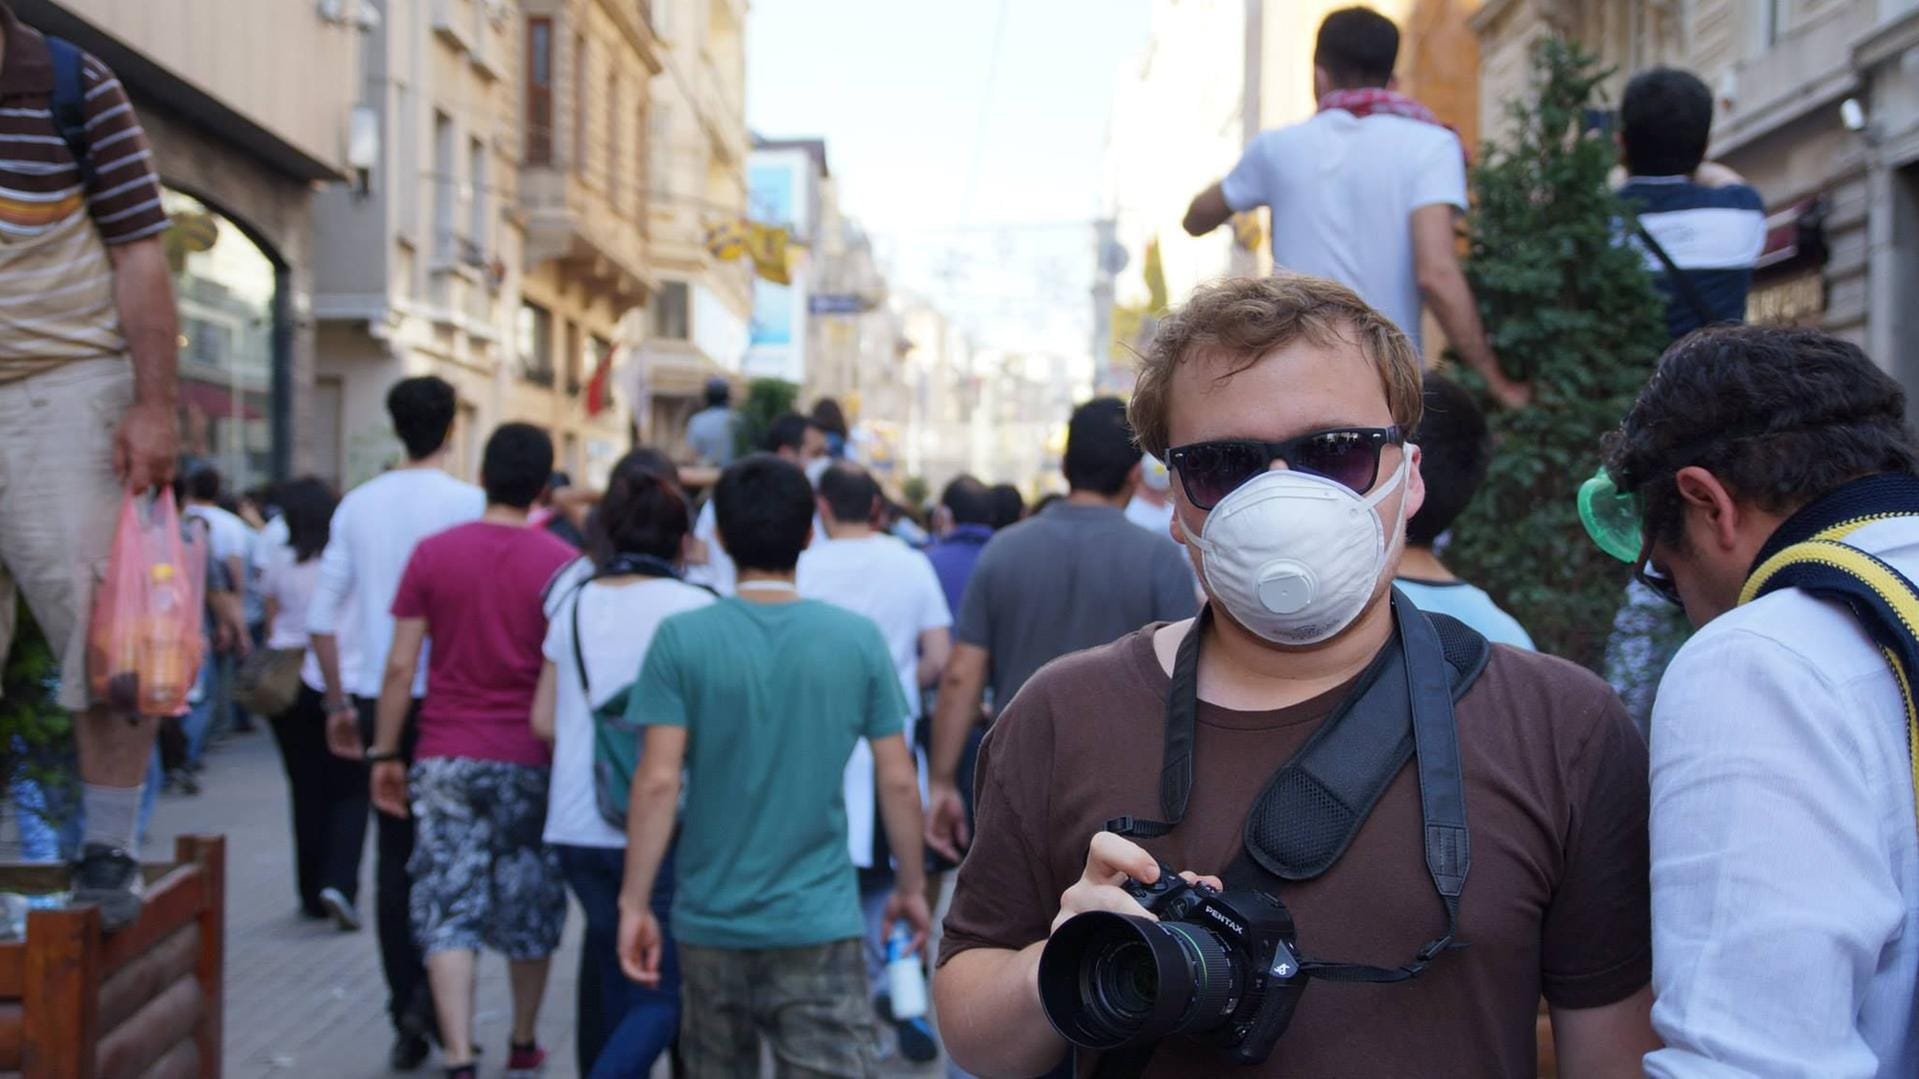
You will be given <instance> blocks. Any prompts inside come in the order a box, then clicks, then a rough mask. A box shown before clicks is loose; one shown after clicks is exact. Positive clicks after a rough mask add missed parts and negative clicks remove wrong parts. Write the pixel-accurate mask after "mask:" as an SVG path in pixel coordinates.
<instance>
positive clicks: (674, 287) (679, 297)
mask: <svg viewBox="0 0 1919 1079" xmlns="http://www.w3.org/2000/svg"><path fill="white" fill-rule="evenodd" d="M687 315H688V312H687V291H686V282H684V281H667V282H665V283H663V284H661V285H660V294H659V295H658V296H655V297H653V336H655V337H664V338H666V339H667V340H669V341H684V340H686V339H687V338H688V337H689V336H691V330H692V327H691V326H689V325H688V322H689V321H690V320H689V319H688V317H687Z"/></svg>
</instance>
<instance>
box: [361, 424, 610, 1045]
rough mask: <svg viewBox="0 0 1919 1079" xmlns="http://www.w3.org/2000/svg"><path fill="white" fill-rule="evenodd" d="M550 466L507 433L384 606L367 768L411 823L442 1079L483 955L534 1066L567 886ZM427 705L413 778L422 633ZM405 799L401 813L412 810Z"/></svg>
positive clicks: (534, 438)
mask: <svg viewBox="0 0 1919 1079" xmlns="http://www.w3.org/2000/svg"><path fill="white" fill-rule="evenodd" d="M552 468H553V442H552V440H551V439H549V438H548V437H547V435H546V432H544V431H542V430H540V429H539V428H537V427H534V426H531V425H529V424H524V423H509V424H506V425H504V426H502V427H501V428H499V430H497V431H495V432H493V437H492V438H490V439H488V440H487V444H486V454H485V457H484V458H483V460H482V461H481V464H480V474H481V482H482V484H483V486H484V487H485V488H486V502H487V505H486V512H485V513H484V514H482V515H481V517H480V519H479V520H477V521H473V522H471V523H468V524H463V525H459V526H456V527H454V528H450V529H447V530H446V531H444V532H440V533H438V534H436V535H432V536H428V537H427V538H426V539H423V540H421V541H420V543H419V545H418V546H416V547H415V548H414V549H413V555H412V557H411V558H410V559H409V560H408V562H407V566H406V571H405V573H404V574H402V575H401V578H400V587H399V590H398V591H397V592H396V593H395V595H394V598H393V617H394V620H395V621H394V626H393V646H392V651H390V652H389V653H388V655H387V664H386V678H385V683H384V685H383V687H382V689H381V692H380V707H379V726H378V730H377V732H376V733H375V736H374V740H373V748H372V749H370V750H368V751H367V759H368V760H370V761H372V762H374V763H373V774H372V784H373V803H374V805H375V806H377V807H378V808H379V809H380V810H381V811H382V812H386V813H391V814H395V815H397V816H405V815H407V813H408V812H409V810H410V811H411V813H412V815H413V817H414V818H415V820H416V821H417V823H418V839H417V841H416V845H415V848H414V853H413V859H412V861H411V862H410V863H409V869H411V871H412V874H413V894H412V904H411V914H412V922H413V935H414V937H415V938H416V939H418V940H419V942H420V947H421V950H422V951H423V952H425V954H426V967H427V974H428V976H429V980H430V981H431V982H432V985H433V1004H434V1008H435V1010H436V1011H437V1012H438V1015H439V1020H440V1038H441V1044H442V1045H443V1046H444V1047H445V1055H446V1063H447V1068H448V1071H447V1074H448V1075H449V1076H451V1077H455V1079H459V1077H469V1079H470V1077H471V1076H472V1074H473V1071H472V1068H473V1055H472V1054H473V1039H472V1024H473V992H472V984H473V976H474V971H475V968H476V964H477V962H478V958H479V950H480V948H481V947H490V948H492V949H493V950H495V951H498V952H500V953H502V954H503V955H505V956H506V958H507V961H508V971H509V974H510V977H511V981H512V986H513V1031H512V1035H511V1041H510V1043H509V1046H508V1059H507V1068H508V1070H509V1071H527V1072H530V1071H532V1070H533V1069H535V1068H537V1067H538V1066H539V1064H540V1063H541V1061H543V1060H544V1059H545V1055H546V1054H545V1052H544V1051H543V1050H541V1049H540V1048H539V1046H538V1045H537V1044H536V1042H535V1040H534V1027H535V1024H536V1023H537V1021H538V1019H539V1011H540V998H541V996H542V995H544V993H545V990H546V974H547V963H548V960H549V958H550V957H551V956H552V954H553V951H554V949H555V948H557V947H558V946H559V943H560V930H561V928H562V927H563V926H564V924H565V921H566V892H565V889H564V886H563V883H562V880H563V879H562V877H561V875H560V867H559V864H558V861H557V859H556V858H555V856H554V853H553V852H552V851H551V850H550V849H548V848H547V847H546V845H545V844H544V843H543V842H542V839H541V835H542V832H543V831H544V830H545V827H546V804H547V781H548V780H547V764H548V756H547V747H546V744H545V743H544V742H542V741H540V740H539V739H538V738H537V737H535V736H534V734H533V729H532V726H531V724H530V716H531V713H532V708H533V692H534V689H535V687H537V686H538V684H539V680H540V664H541V661H542V657H541V652H540V649H541V645H542V643H543V642H544V641H545V639H546V616H545V613H544V611H543V609H542V605H541V598H542V596H543V595H544V593H545V590H546V586H547V583H548V582H549V581H551V580H552V578H553V576H554V574H555V573H556V572H558V570H559V569H560V567H562V566H564V565H566V564H567V563H568V562H571V561H572V560H573V558H574V557H575V554H576V552H575V551H574V550H573V549H572V548H571V547H569V546H567V545H566V543H565V542H563V541H561V540H560V539H558V538H556V537H555V536H553V535H552V534H551V533H549V532H547V531H546V530H544V529H538V528H529V527H528V526H527V510H528V507H530V506H531V505H532V504H533V501H534V499H536V498H538V497H539V494H540V491H541V490H542V489H543V488H544V487H545V486H546V482H547V477H548V475H549V473H550V472H551V470H552ZM428 638H431V639H432V648H431V649H430V650H428V653H427V655H428V658H427V677H426V697H425V699H424V700H423V701H422V703H421V706H420V718H419V732H420V740H419V747H418V749H417V750H416V751H415V753H414V762H415V763H414V765H413V767H412V769H411V771H410V772H409V771H408V770H406V768H405V766H404V765H402V764H401V762H400V760H399V746H400V732H401V729H402V728H403V727H404V725H405V720H406V713H407V709H408V706H409V705H410V704H411V699H410V698H411V690H412V681H413V672H414V671H415V670H417V669H418V666H419V658H420V653H421V650H422V649H424V648H425V647H426V642H427V639H428ZM409 803H410V804H409Z"/></svg>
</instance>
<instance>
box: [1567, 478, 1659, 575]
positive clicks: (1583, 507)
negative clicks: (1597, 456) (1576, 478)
mask: <svg viewBox="0 0 1919 1079" xmlns="http://www.w3.org/2000/svg"><path fill="white" fill-rule="evenodd" d="M1639 514H1640V505H1639V496H1638V495H1632V494H1626V493H1625V492H1623V491H1621V490H1620V489H1619V485H1618V484H1617V483H1615V482H1613V478H1612V474H1611V473H1609V472H1607V471H1606V469H1605V466H1603V465H1602V466H1600V469H1599V471H1597V472H1595V473H1593V475H1592V478H1591V479H1589V480H1587V481H1586V482H1585V483H1582V484H1580V485H1579V522H1580V523H1581V524H1583V525H1585V526H1586V534H1587V535H1588V536H1591V537H1592V541H1593V542H1594V543H1596V544H1598V545H1599V549H1600V550H1602V551H1604V552H1606V553H1607V554H1609V555H1611V556H1613V557H1614V558H1617V559H1618V560H1620V561H1621V562H1624V563H1626V564H1627V565H1632V564H1635V563H1637V562H1638V561H1639V554H1640V551H1641V550H1643V549H1644V539H1643V537H1642V536H1641V534H1640V528H1639V521H1640V516H1639Z"/></svg>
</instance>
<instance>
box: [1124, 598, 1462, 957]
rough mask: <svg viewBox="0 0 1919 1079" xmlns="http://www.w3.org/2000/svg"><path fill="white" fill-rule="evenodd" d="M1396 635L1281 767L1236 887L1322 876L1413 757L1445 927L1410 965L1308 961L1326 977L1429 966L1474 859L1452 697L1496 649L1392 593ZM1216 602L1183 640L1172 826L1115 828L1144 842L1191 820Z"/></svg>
mask: <svg viewBox="0 0 1919 1079" xmlns="http://www.w3.org/2000/svg"><path fill="white" fill-rule="evenodd" d="M1392 611H1393V621H1394V627H1395V631H1396V632H1395V634H1394V637H1393V640H1392V641H1390V642H1389V643H1388V644H1387V646H1386V647H1385V648H1383V649H1381V650H1380V653H1379V655H1378V657H1376V658H1375V659H1374V660H1373V662H1372V664H1371V665H1370V666H1368V667H1367V668H1366V670H1365V671H1364V672H1363V673H1362V674H1361V675H1360V678H1359V681H1358V684H1356V685H1355V686H1354V687H1353V690H1352V692H1350V693H1349V694H1347V696H1346V699H1345V700H1343V701H1341V702H1340V704H1339V707H1338V708H1336V709H1335V710H1334V712H1333V714H1332V715H1331V716H1330V717H1328V718H1327V720H1326V722H1324V723H1322V724H1321V725H1320V728H1319V730H1317V731H1315V732H1314V733H1313V735H1312V737H1311V738H1309V739H1307V741H1306V744H1305V745H1303V746H1301V747H1300V749H1299V751H1298V752H1297V753H1295V754H1293V756H1292V759H1290V760H1288V761H1287V762H1286V763H1285V764H1284V765H1282V766H1280V769H1279V770H1278V771H1277V772H1275V773H1274V774H1273V777H1272V779H1271V780H1269V781H1268V782H1267V784H1266V787H1265V789H1264V790H1263V791H1262V792H1261V793H1260V796H1259V798H1258V799H1257V800H1255V801H1254V803H1253V809H1252V812H1251V813H1249V814H1248V815H1247V818H1246V826H1245V833H1244V842H1243V846H1242V850H1241V852H1240V855H1239V857H1238V859H1236V860H1235V861H1234V863H1233V865H1232V866H1231V867H1230V868H1228V869H1227V871H1226V874H1225V883H1226V886H1227V887H1228V888H1250V889H1264V888H1270V887H1273V886H1274V884H1275V883H1276V882H1278V881H1289V880H1290V881H1300V880H1312V879H1313V878H1315V877H1318V876H1320V875H1321V874H1323V873H1325V872H1326V871H1327V870H1328V869H1331V868H1332V866H1333V863H1335V862H1337V861H1338V860H1339V857H1340V856H1341V855H1342V854H1344V853H1345V852H1346V848H1347V847H1348V846H1350V845H1351V844H1352V841H1353V837H1354V836H1355V835H1357V834H1358V832H1359V828H1360V826H1361V825H1362V824H1364V823H1365V821H1366V817H1367V816H1368V815H1369V814H1370V813H1371V812H1372V809H1373V806H1374V805H1375V804H1377V803H1378V801H1379V799H1380V797H1381V796H1382V795H1384V794H1385V792H1386V788H1387V787H1389V786H1390V785H1391V784H1392V782H1393V780H1394V778H1395V777H1397V776H1398V775H1399V772H1400V770H1401V769H1402V768H1404V767H1405V766H1406V762H1407V761H1408V760H1412V761H1414V762H1415V767H1416V769H1417V774H1418V777H1419V805H1420V817H1421V824H1422V831H1423V833H1424V836H1423V839H1424V846H1425V855H1426V870H1427V872H1428V874H1430V875H1431V877H1432V881H1433V887H1434V889H1435V890H1436V891H1438V893H1439V899H1440V903H1441V905H1442V906H1443V907H1444V908H1445V911H1446V931H1445V933H1444V934H1443V935H1442V936H1439V937H1437V938H1435V939H1433V940H1432V941H1429V942H1428V943H1427V944H1426V945H1425V946H1423V947H1421V948H1420V949H1419V951H1418V953H1417V954H1415V955H1414V957H1413V959H1412V961H1411V962H1409V963H1407V964H1405V965H1404V966H1400V967H1373V966H1366V965H1363V964H1357V963H1329V962H1321V961H1311V960H1308V961H1304V962H1303V964H1302V965H1303V968H1304V970H1305V972H1306V973H1308V974H1310V975H1312V976H1313V977H1316V978H1325V979H1327V980H1329V981H1348V982H1399V981H1405V980H1407V979H1409V978H1412V977H1414V976H1416V975H1418V974H1419V972H1420V971H1422V970H1424V969H1425V968H1426V967H1427V965H1428V964H1430V963H1431V962H1432V961H1433V959H1434V958H1435V957H1437V956H1438V955H1439V953H1440V952H1442V951H1445V950H1446V949H1447V948H1448V947H1451V946H1452V945H1453V941H1454V938H1455V937H1456V936H1457V935H1458V929H1459V896H1460V893H1461V891H1462V890H1463V889H1464V888H1465V884H1466V874H1467V870H1468V868H1469V866H1470V865H1471V861H1472V850H1471V845H1470V843H1469V841H1468V836H1467V830H1466V798H1465V790H1464V780H1463V776H1462V774H1461V770H1460V760H1459V737H1458V731H1457V728H1456V726H1455V724H1454V719H1453V704H1454V702H1455V701H1457V700H1458V699H1459V698H1460V697H1461V696H1464V695H1465V693H1466V691H1467V690H1468V689H1469V688H1471V686H1472V684H1473V682H1474V681H1475V680H1476V679H1477V678H1478V677H1479V674H1480V672H1481V671H1483V670H1484V669H1485V667H1486V661H1487V659H1488V657H1489V655H1490V653H1491V649H1490V647H1489V646H1488V645H1487V643H1486V639H1485V638H1484V637H1482V636H1480V635H1479V634H1477V633H1475V632H1473V631H1472V630H1471V629H1468V628H1467V627H1466V626H1465V625H1463V624H1462V623H1460V622H1458V621H1456V620H1454V619H1452V618H1448V617H1446V616H1444V615H1430V614H1426V613H1424V612H1422V611H1420V610H1419V609H1418V608H1417V607H1415V606H1414V605H1413V603H1412V601H1411V600H1409V599H1407V598H1406V596H1405V595H1404V594H1402V593H1401V592H1399V590H1398V589H1394V590H1393V595H1392ZM1211 619H1212V609H1211V608H1210V607H1207V608H1206V609H1204V610H1202V611H1201V612H1200V616H1199V617H1198V618H1197V619H1195V620H1194V622H1193V627H1192V629H1191V630H1190V631H1189V632H1188V633H1187V635H1186V637H1185V639H1184V640H1182V641H1181V642H1180V646H1179V653H1178V656H1177V658H1176V659H1175V661H1174V664H1173V675H1172V683H1171V686H1170V687H1169V688H1168V691H1167V695H1166V733H1165V739H1166V742H1165V756H1164V759H1163V763H1162V765H1161V769H1160V808H1161V811H1162V812H1163V813H1164V814H1165V816H1166V819H1165V820H1163V821H1152V820H1139V819H1135V818H1132V817H1121V818H1118V819H1117V820H1113V821H1110V822H1108V825H1107V828H1108V830H1109V831H1112V832H1116V833H1118V834H1120V835H1124V836H1130V837H1134V838H1140V839H1153V838H1157V837H1159V836H1163V835H1166V834H1168V833H1169V832H1171V831H1172V830H1173V829H1174V828H1175V827H1177V826H1178V825H1179V823H1180V821H1181V820H1182V819H1184V817H1185V815H1186V804H1187V800H1188V798H1189V796H1190V795H1191V793H1192V786H1193V744H1194V737H1195V728H1196V720H1197V717H1198V710H1199V644H1200V640H1201V638H1202V637H1203V636H1204V634H1205V630H1206V627H1207V626H1208V625H1209V624H1210V622H1211Z"/></svg>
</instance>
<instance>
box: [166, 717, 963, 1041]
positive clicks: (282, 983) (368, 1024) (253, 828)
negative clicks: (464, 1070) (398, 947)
mask: <svg viewBox="0 0 1919 1079" xmlns="http://www.w3.org/2000/svg"><path fill="white" fill-rule="evenodd" d="M202 782H203V786H204V787H205V790H206V793H204V794H201V795H199V796H198V797H193V798H187V797H180V796H175V795H163V796H162V797H161V799H160V808H159V810H158V812H157V813H156V814H155V816H154V822H153V835H152V836H151V837H149V839H148V841H147V848H146V857H147V858H161V857H165V856H166V855H167V854H168V853H169V852H171V851H172V850H173V838H174V836H176V835H183V834H186V833H190V832H211V833H222V834H225V835H226V837H227V963H226V1074H227V1076H228V1079H281V1077H286V1076H303V1077H304V1076H321V1075H324V1076H329V1077H338V1079H375V1077H378V1079H387V1077H390V1076H396V1075H399V1074H401V1073H397V1072H392V1071H390V1070H388V1068H387V1067H386V1054H387V1050H388V1048H389V1046H390V1045H391V1033H390V1028H389V1027H388V1026H387V1022H386V1015H385V1008H384V1006H385V1000H386V994H385V982H384V981H383V980H382V978H381V975H380V954H379V949H378V948H377V947H376V945H375V938H374V935H373V927H372V924H371V915H372V900H373V881H372V877H373V835H372V831H371V829H369V830H368V833H367V852H366V856H365V858H364V859H363V860H362V862H361V877H360V879H361V884H360V889H361V909H362V912H363V913H365V914H366V915H367V916H368V925H367V928H366V929H364V930H362V931H361V932H359V933H350V934H349V933H341V932H339V931H338V930H336V929H333V928H332V927H331V924H330V923H315V922H309V921H307V920H305V919H303V918H301V917H300V916H299V913H298V910H297V907H296V903H295V899H294V894H293V865H292V845H291V842H292V841H291V836H290V829H289V826H288V822H287V801H286V779H285V775H284V773H282V772H281V770H280V758H279V754H278V752H277V750H276V749H275V747H274V744H273V736H272V735H271V734H270V733H268V732H267V731H265V730H264V729H262V730H261V731H260V732H259V733H257V734H247V735H236V736H233V737H231V738H230V739H228V740H227V741H225V742H223V743H221V744H220V745H218V746H217V747H216V748H215V749H214V750H213V751H212V752H210V753H208V755H207V769H206V774H205V776H204V778H203V780H202ZM581 924H582V923H581V920H580V913H579V910H578V909H577V908H574V909H573V910H572V911H571V912H570V913H569V914H568V917H567V926H566V937H565V939H564V940H563V941H562V942H561V944H560V952H559V954H558V955H557V956H555V957H554V963H553V980H552V982H551V983H550V984H549V985H548V987H547V995H546V1006H545V1008H544V1009H542V1016H541V1021H540V1042H541V1044H543V1045H545V1046H546V1047H547V1050H548V1052H549V1053H551V1054H552V1056H551V1059H550V1061H549V1063H548V1065H547V1069H546V1072H545V1075H546V1079H576V1077H577V1076H578V1074H579V1073H578V1071H577V1069H575V1068H574V1066H573V1013H574V1004H573V997H574V992H573V989H574V972H575V971H576V969H577V964H578V962H579V958H578V957H579V950H578V949H579V945H580V926H581ZM482 963H483V965H482V967H481V975H480V994H479V1002H478V1008H477V1012H476V1016H475V1021H474V1031H475V1034H476V1036H477V1038H478V1041H479V1043H480V1045H481V1046H482V1047H483V1049H484V1051H485V1053H484V1055H483V1056H482V1057H481V1058H480V1059H481V1069H480V1074H481V1076H482V1077H490V1076H497V1075H499V1074H500V1071H501V1069H502V1068H503V1066H504V1061H505V1058H506V1041H507V1025H508V1021H509V1012H508V1002H507V993H506V971H505V969H504V967H503V965H502V962H501V960H500V958H499V957H498V956H491V955H489V956H487V957H486V958H485V959H484V960H483V961H482ZM429 1067H430V1068H431V1067H432V1065H429ZM414 1074H416V1075H432V1074H436V1072H434V1071H431V1070H422V1071H420V1072H416V1073H414ZM660 1074H662V1075H663V1074H664V1068H662V1070H661V1073H660ZM888 1074H893V1075H937V1074H941V1073H940V1071H939V1069H938V1068H937V1067H933V1068H928V1069H924V1070H917V1071H916V1070H908V1069H904V1068H898V1069H893V1070H889V1072H888Z"/></svg>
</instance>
